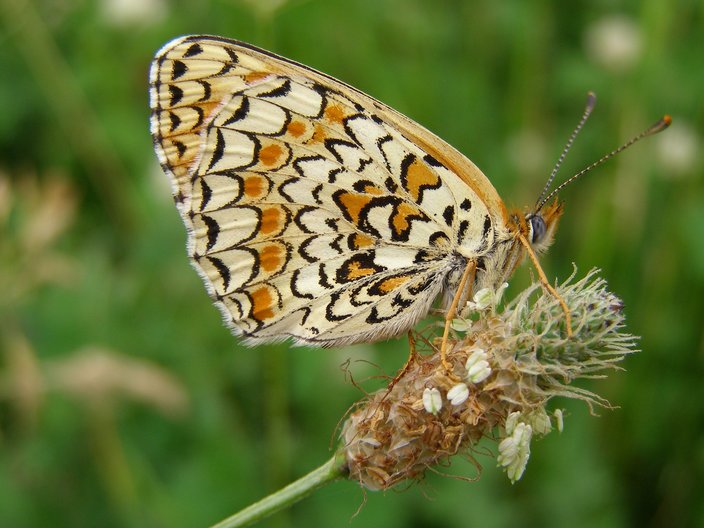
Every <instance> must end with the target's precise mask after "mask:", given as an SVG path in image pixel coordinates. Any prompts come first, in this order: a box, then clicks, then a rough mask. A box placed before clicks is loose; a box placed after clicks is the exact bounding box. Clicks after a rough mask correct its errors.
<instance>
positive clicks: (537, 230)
mask: <svg viewBox="0 0 704 528" xmlns="http://www.w3.org/2000/svg"><path fill="white" fill-rule="evenodd" d="M526 220H527V221H528V226H529V227H530V243H531V244H540V242H542V240H543V238H544V237H545V233H546V232H547V230H548V228H547V226H546V225H545V220H544V219H543V217H542V215H540V214H533V215H529V216H528V217H527V218H526Z"/></svg>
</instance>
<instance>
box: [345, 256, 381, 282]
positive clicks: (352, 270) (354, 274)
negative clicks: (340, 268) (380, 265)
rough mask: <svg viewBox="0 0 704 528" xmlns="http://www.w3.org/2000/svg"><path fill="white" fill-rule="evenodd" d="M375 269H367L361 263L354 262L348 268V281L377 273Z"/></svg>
mask: <svg viewBox="0 0 704 528" xmlns="http://www.w3.org/2000/svg"><path fill="white" fill-rule="evenodd" d="M375 271H376V270H375V269H374V268H369V267H365V266H364V265H363V264H362V263H361V262H358V261H352V262H350V263H349V265H348V267H347V279H348V280H355V279H359V278H361V277H366V276H367V275H372V274H373V273H375Z"/></svg>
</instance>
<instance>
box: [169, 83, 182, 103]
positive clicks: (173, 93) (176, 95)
mask: <svg viewBox="0 0 704 528" xmlns="http://www.w3.org/2000/svg"><path fill="white" fill-rule="evenodd" d="M169 97H170V99H169V106H176V105H177V104H178V103H179V102H180V101H181V99H183V90H181V88H179V87H178V86H176V85H175V84H170V85H169Z"/></svg>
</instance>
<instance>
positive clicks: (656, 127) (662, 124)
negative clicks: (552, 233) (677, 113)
mask: <svg viewBox="0 0 704 528" xmlns="http://www.w3.org/2000/svg"><path fill="white" fill-rule="evenodd" d="M670 123H672V118H671V117H670V116H669V115H664V116H662V117H661V118H660V119H659V120H658V121H657V122H655V123H653V124H652V125H651V126H649V127H648V128H647V129H645V130H644V131H643V132H641V133H640V134H638V135H637V136H634V137H633V138H631V139H630V140H628V141H626V142H625V143H624V144H623V145H621V146H620V147H618V148H617V149H614V150H612V151H611V152H609V153H608V154H607V155H606V156H603V157H601V158H599V159H598V160H596V161H595V162H594V163H592V164H591V165H589V166H587V167H585V168H584V169H582V170H581V171H579V172H578V173H577V174H575V175H574V176H572V177H571V178H569V179H568V180H566V181H564V182H563V183H561V184H560V185H558V186H557V188H556V189H555V190H554V191H552V192H551V193H550V194H548V195H547V196H546V197H545V199H544V200H543V201H541V202H540V203H539V204H538V207H537V209H536V211H539V210H540V209H541V208H542V207H543V206H544V205H545V204H546V203H547V202H549V201H550V199H551V198H552V197H553V196H555V195H556V194H557V193H558V192H560V190H562V189H563V188H564V187H565V186H566V185H569V184H570V183H572V182H573V181H574V180H576V179H577V178H579V177H580V176H582V175H583V174H586V173H587V172H589V171H590V170H592V169H593V168H595V167H598V166H599V165H601V164H602V163H604V162H605V161H606V160H608V159H610V158H613V157H614V156H615V155H616V154H618V153H620V152H623V151H624V150H626V149H627V148H628V147H630V146H631V145H633V144H634V143H637V142H638V141H640V140H641V139H643V138H645V137H648V136H652V135H654V134H657V133H658V132H662V131H663V130H665V129H666V128H667V127H669V126H670Z"/></svg>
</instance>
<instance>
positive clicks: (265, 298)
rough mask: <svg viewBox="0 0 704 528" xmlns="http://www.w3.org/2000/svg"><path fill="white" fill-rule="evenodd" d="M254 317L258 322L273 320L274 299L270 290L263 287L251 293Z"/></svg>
mask: <svg viewBox="0 0 704 528" xmlns="http://www.w3.org/2000/svg"><path fill="white" fill-rule="evenodd" d="M251 298H252V317H254V318H255V319H256V320H257V321H263V320H265V319H271V318H272V317H274V310H273V308H274V298H273V296H272V295H271V292H270V291H269V288H267V287H266V286H262V287H260V288H257V289H256V290H254V291H253V292H252V293H251Z"/></svg>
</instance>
